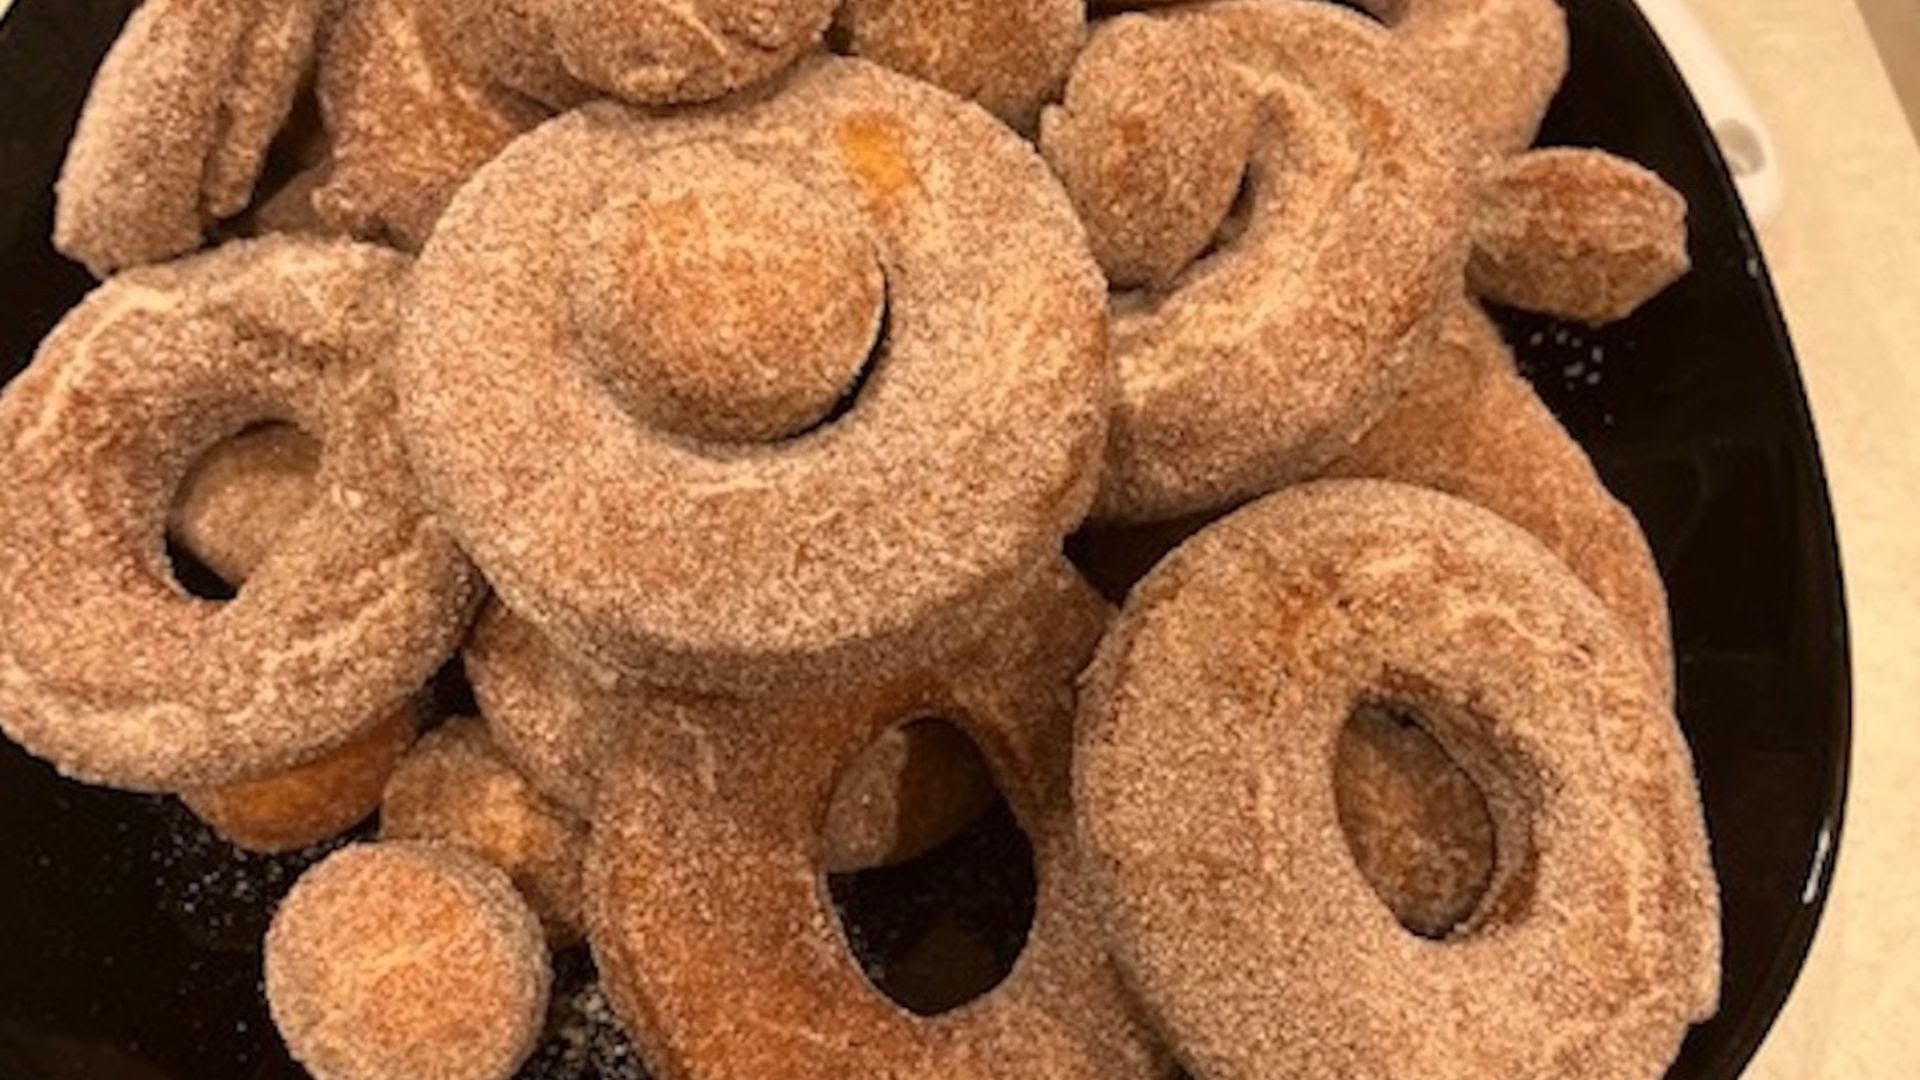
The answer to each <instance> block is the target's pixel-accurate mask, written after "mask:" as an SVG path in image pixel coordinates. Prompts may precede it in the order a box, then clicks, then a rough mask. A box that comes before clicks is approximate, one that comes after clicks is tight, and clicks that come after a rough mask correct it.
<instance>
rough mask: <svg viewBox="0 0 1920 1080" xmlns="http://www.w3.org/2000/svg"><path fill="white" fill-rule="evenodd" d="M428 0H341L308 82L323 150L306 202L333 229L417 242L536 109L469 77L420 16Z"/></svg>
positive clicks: (408, 244)
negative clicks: (325, 162) (328, 141)
mask: <svg viewBox="0 0 1920 1080" xmlns="http://www.w3.org/2000/svg"><path fill="white" fill-rule="evenodd" d="M432 2H433V0H346V4H345V7H344V9H343V10H342V11H341V13H340V15H339V17H338V18H337V19H336V20H335V21H334V24H333V27H332V29H331V30H330V31H329V32H328V34H327V36H326V39H325V41H324V42H323V43H322V45H321V49H320V62H319V70H318V75H317V77H316V90H317V93H318V95H319V99H320V110H321V114H322V116H323V117H324V120H325V123H326V127H327V130H328V131H329V132H330V133H331V135H332V138H333V160H332V164H331V165H330V166H329V167H328V169H327V172H326V175H325V177H324V179H322V180H321V182H320V183H319V186H318V187H317V188H316V189H315V190H314V192H313V195H312V199H313V207H314V211H315V213H316V214H318V215H319V217H320V219H321V220H322V221H324V222H326V223H327V225H328V226H330V227H331V228H334V229H337V230H339V231H341V232H344V233H347V234H349V235H352V236H357V237H360V238H362V239H367V240H381V241H386V242H389V243H392V244H394V245H396V246H398V247H401V248H404V249H406V250H409V251H418V250H419V249H420V245H422V244H424V243H425V242H426V239H427V235H428V234H429V233H431V232H432V231H433V224H434V222H435V221H436V220H437V219H438V218H439V217H440V212H441V211H442V210H444V209H445V208H446V205H447V200H449V199H451V198H452V197H453V193H454V190H455V189H457V188H458V187H459V186H460V185H461V184H462V183H464V182H466V179H467V177H469V176H471V175H473V171H474V170H475V169H477V168H479V167H480V166H481V165H483V164H485V163H486V162H487V161H488V160H490V159H491V158H493V156H494V155H496V154H498V153H499V152H500V151H501V150H502V149H503V148H505V147H506V145H507V144H508V143H509V142H511V141H513V138H514V137H515V136H516V135H519V134H520V133H521V132H523V131H526V130H527V129H529V128H531V127H533V126H534V125H535V124H537V123H539V122H540V121H541V120H542V119H544V118H545V113H543V112H542V111H541V110H540V109H538V108H536V107H535V106H533V105H532V104H531V103H529V102H526V101H523V100H520V99H518V98H516V97H514V96H513V95H511V94H508V93H504V92H502V91H499V90H496V89H493V88H491V87H489V86H487V85H485V84H482V83H479V82H476V81H474V80H472V79H470V78H469V77H468V76H466V75H465V73H463V72H462V71H461V70H460V69H459V68H457V67H456V66H455V65H454V63H453V62H452V60H451V59H449V58H448V56H447V54H446V51H445V50H444V49H443V48H442V47H441V45H440V43H439V41H438V39H436V38H434V37H433V36H432V35H430V34H429V33H427V32H426V31H425V29H423V27H422V26H421V21H422V20H421V8H422V5H426V4H430V3H432Z"/></svg>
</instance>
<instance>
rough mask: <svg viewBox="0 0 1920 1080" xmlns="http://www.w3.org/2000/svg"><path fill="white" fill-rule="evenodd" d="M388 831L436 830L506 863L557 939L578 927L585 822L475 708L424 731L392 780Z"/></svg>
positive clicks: (401, 834) (425, 833) (384, 803)
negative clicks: (524, 771) (548, 793)
mask: <svg viewBox="0 0 1920 1080" xmlns="http://www.w3.org/2000/svg"><path fill="white" fill-rule="evenodd" d="M380 837H381V839H383V840H433V841H438V842H441V843H446V844H452V845H453V846H455V847H458V848H463V849H465V850H467V851H471V852H473V853H474V854H475V855H478V856H480V857H481V858H483V859H485V860H487V861H488V862H489V863H492V864H493V865H495V866H497V867H499V868H500V869H501V870H504V871H506V874H507V876H508V877H510V878H512V879H513V884H514V886H515V887H517V888H518V889H519V890H520V893H521V895H522V896H524V897H526V900H527V904H528V905H529V906H530V907H532V908H533V911H534V913H535V914H536V915H538V916H540V923H541V925H542V926H544V927H546V930H547V936H548V938H549V939H550V940H553V941H556V942H566V941H572V940H575V939H577V938H579V936H580V862H581V859H582V858H583V857H584V855H585V848H586V838H587V829H586V825H585V824H584V823H583V822H581V821H580V820H579V819H578V818H576V817H574V816H573V815H571V814H569V813H567V812H566V811H565V810H562V809H561V808H560V807H558V806H556V805H555V804H553V803H552V802H550V801H548V800H547V799H546V798H545V797H543V796H542V795H541V794H540V793H539V792H537V791H535V790H534V789H533V785H531V784H529V783H528V782H527V779H526V778H525V777H523V776H521V775H520V774H519V773H517V772H515V771H514V770H513V766H511V765H509V764H507V762H506V760H505V759H504V758H503V757H501V755H500V752H499V750H498V749H496V748H495V747H494V746H493V744H492V743H491V742H490V741H489V740H488V738H487V732H486V728H485V727H483V726H482V725H481V723H480V721H479V720H477V719H475V718H473V717H463V718H460V719H456V720H453V721H451V722H450V723H448V724H447V725H445V726H444V727H441V728H439V729H438V730H436V731H433V732H430V733H428V734H427V735H425V736H423V737H422V738H421V740H420V742H419V743H418V744H417V745H415V746H414V748H413V751H412V752H411V753H409V754H408V755H407V757H406V760H404V761H402V762H401V763H400V767H399V768H398V769H397V770H395V771H394V774H393V779H391V780H389V781H388V782H387V790H386V796H385V798H383V799H382V800H381V802H380Z"/></svg>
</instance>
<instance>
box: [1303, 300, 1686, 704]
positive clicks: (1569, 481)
mask: <svg viewBox="0 0 1920 1080" xmlns="http://www.w3.org/2000/svg"><path fill="white" fill-rule="evenodd" d="M1326 475H1327V476H1330V477H1358V478H1374V479H1380V480H1394V481H1398V482H1400V483H1406V484H1418V485H1420V486H1421V487H1429V488H1433V489H1435V490H1438V491H1444V492H1446V493H1447V494H1449V495H1455V496H1458V497H1460V498H1462V499H1465V500H1467V501H1468V502H1471V503H1475V504H1477V505H1479V506H1482V507H1485V508H1486V509H1488V510H1492V511H1493V512H1494V513H1496V514H1499V515H1500V516H1501V517H1504V518H1506V519H1507V520H1508V521H1511V522H1513V523H1514V524H1516V525H1518V526H1520V527H1521V528H1523V529H1525V530H1527V531H1528V532H1530V533H1532V534H1533V536H1534V538H1535V539H1537V540H1539V541H1540V542H1541V543H1543V544H1545V545H1546V546H1547V547H1548V548H1549V549H1550V550H1551V551H1552V552H1553V553H1554V554H1555V555H1558V556H1559V557H1560V558H1561V560H1562V561H1564V562H1565V563H1566V564H1567V566H1568V568H1569V569H1571V570H1572V571H1573V572H1574V574H1575V576H1577V577H1578V578H1579V579H1580V580H1581V581H1582V582H1583V583H1585V585H1586V586H1587V588H1589V589H1592V590H1593V592H1594V594H1595V595H1596V596H1598V597H1599V598H1600V599H1601V601H1602V602H1604V603H1605V604H1606V605H1607V607H1608V608H1610V609H1611V610H1612V611H1613V613H1614V615H1615V616H1616V617H1617V618H1618V619H1620V621H1621V623H1622V624H1623V625H1624V627H1625V629H1626V630H1627V633H1628V634H1629V636H1631V637H1632V638H1633V640H1634V641H1635V643H1637V644H1638V645H1639V646H1640V651H1641V654H1642V655H1643V656H1644V657H1645V658H1646V661H1647V664H1648V666H1649V667H1650V668H1651V669H1652V670H1653V674H1654V681H1655V682H1656V683H1657V684H1658V686H1659V687H1660V689H1661V690H1662V691H1663V692H1664V693H1665V694H1666V695H1667V697H1668V698H1669V699H1671V697H1672V692H1673V675H1674V673H1673V638H1672V632H1671V629H1670V627H1669V625H1668V618H1667V591H1666V588H1665V586H1663V585H1662V584H1661V581H1660V570H1659V567H1658V566H1656V565H1655V564H1654V561H1653V550H1652V549H1651V548H1650V547H1648V546H1647V538H1646V535H1645V534H1644V533H1642V532H1641V531H1640V525H1639V522H1637V521H1635V520H1634V516H1633V511H1631V510H1629V509H1627V508H1626V507H1625V506H1624V505H1622V504H1621V503H1620V502H1619V501H1618V500H1617V499H1615V498H1614V497H1613V496H1612V495H1611V494H1610V493H1609V492H1608V491H1607V488H1606V485H1605V484H1603V483H1602V482H1601V480H1600V477H1599V475H1598V474H1597V473H1595V472H1594V468H1593V463H1592V462H1591V461H1589V460H1588V459H1587V455H1586V452H1585V451H1583V450H1581V449H1580V444H1579V443H1577V442H1575V441H1574V440H1573V436H1571V435H1569V434H1567V431H1566V429H1565V428H1563V427H1561V426H1560V422H1559V421H1558V420H1556V419H1554V417H1553V413H1552V412H1550V411H1548V409H1547V407H1546V405H1545V404H1543V403H1542V402H1541V401H1540V398H1539V396H1538V395H1536V394H1535V393H1534V392H1533V387H1532V386H1531V385H1530V384H1528V382H1527V380H1526V379H1525V378H1524V377H1522V376H1521V375H1520V373H1519V371H1517V370H1516V369H1515V367H1514V359H1513V352H1512V350H1510V349H1508V348H1507V345H1506V342H1504V341H1502V340H1501V338H1500V330H1499V328H1498V327H1496V326H1494V325H1493V323H1492V321H1491V320H1489V319H1488V318H1487V317H1486V315H1485V314H1484V313H1483V312H1481V311H1480V309H1479V308H1477V307H1475V306H1473V305H1472V304H1461V305H1460V306H1458V307H1456V308H1455V309H1454V310H1453V311H1452V312H1451V313H1450V314H1449V315H1448V317H1447V321H1446V323H1445V324H1444V325H1443V326H1442V327H1441V330H1440V337H1439V340H1438V341H1437V342H1436V343H1435V345H1434V350H1433V353H1432V355H1431V356H1429V357H1428V358H1427V359H1426V360H1425V361H1423V365H1422V367H1421V368H1420V371H1419V373H1418V374H1417V375H1415V376H1414V381H1413V385H1412V386H1410V387H1408V388H1407V392H1406V393H1405V395H1403V396H1402V397H1401V399H1400V401H1399V402H1397V403H1396V404H1395V405H1394V407H1393V408H1392V409H1390V410H1389V411H1388V412H1387V415H1386V416H1384V417H1382V418H1381V420H1380V422H1379V423H1378V424H1375V425H1374V427H1373V429H1372V430H1371V431H1369V432H1367V434H1366V435H1365V436H1364V437H1362V438H1361V440H1360V441H1359V443H1357V444H1355V446H1354V448H1353V449H1352V450H1351V451H1349V452H1348V453H1347V454H1346V456H1344V457H1342V458H1341V459H1340V460H1338V461H1336V462H1334V463H1333V465H1332V466H1330V467H1329V468H1328V469H1327V471H1326Z"/></svg>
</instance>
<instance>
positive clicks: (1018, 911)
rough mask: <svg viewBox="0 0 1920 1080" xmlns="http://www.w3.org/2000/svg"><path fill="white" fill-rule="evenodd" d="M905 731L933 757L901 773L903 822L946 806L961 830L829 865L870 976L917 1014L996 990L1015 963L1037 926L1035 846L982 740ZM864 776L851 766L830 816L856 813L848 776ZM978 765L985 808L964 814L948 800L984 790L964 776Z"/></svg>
mask: <svg viewBox="0 0 1920 1080" xmlns="http://www.w3.org/2000/svg"><path fill="white" fill-rule="evenodd" d="M906 727H907V728H908V729H910V730H913V731H916V732H918V734H917V736H916V741H918V743H919V745H921V747H922V748H923V749H922V751H921V754H922V761H923V764H921V765H918V766H914V765H912V764H909V767H908V768H906V769H904V770H902V771H901V772H900V773H899V774H898V775H900V777H901V779H902V781H903V782H902V784H901V785H900V786H899V788H898V790H897V791H896V792H895V794H894V795H893V796H892V797H893V798H894V799H895V800H897V806H898V807H899V808H900V810H901V815H900V821H901V825H902V828H903V830H904V828H905V826H906V822H907V820H908V819H909V816H910V815H912V814H914V813H921V814H924V813H925V812H926V809H927V808H928V807H929V806H935V805H945V806H946V807H947V808H948V809H947V810H946V811H945V812H944V814H945V817H946V820H948V821H953V822H954V823H955V824H956V825H957V826H958V831H957V832H951V833H950V835H949V836H947V837H946V838H945V839H944V841H943V842H940V843H938V844H937V845H936V846H933V847H931V849H930V850H927V851H925V852H924V853H922V854H919V855H916V856H914V857H913V858H909V859H906V860H905V861H901V862H895V863H892V864H891V865H885V866H876V867H872V868H869V869H865V870H859V871H855V872H851V873H832V872H829V873H827V874H826V880H827V890H828V892H829V894H830V895H831V896H832V898H833V903H834V909H835V911H836V913H837V914H838V915H839V917H840V927H841V931H842V933H843V934H844V935H845V937H846V940H847V945H848V947H849V949H851V951H852V952H853V955H854V959H855V960H856V961H857V962H858V963H859V965H860V969H861V971H862V972H864V973H865V974H866V977H867V981H868V982H869V983H870V984H871V985H872V986H873V987H874V989H875V990H877V991H879V992H880V993H881V994H883V995H885V996H886V997H887V998H889V999H890V1000H892V1001H893V1002H894V1003H895V1004H897V1005H899V1006H901V1007H902V1008H904V1009H906V1010H908V1011H909V1012H912V1013H914V1014H916V1015H919V1016H937V1015H939V1014H941V1013H944V1012H948V1011H951V1010H953V1009H957V1008H959V1007H960V1006H962V1005H965V1004H966V1003H968V1002H970V1001H973V1000H975V999H976V998H979V997H980V996H982V995H984V994H986V993H987V992H989V991H991V990H992V989H993V988H994V987H996V986H998V985H1000V983H1001V981H1002V980H1004V979H1005V978H1006V977H1007V975H1008V973H1010V972H1011V971H1012V970H1013V966H1014V964H1015V963H1016V962H1017V961H1018V960H1019V958H1020V953H1021V951H1022V950H1023V949H1024V948H1025V947H1026V942H1027V935H1028V933H1029V931H1030V930H1031V929H1032V927H1033V917H1034V901H1035V897H1036V895H1037V893H1036V890H1037V879H1036V876H1035V872H1034V863H1033V845H1032V844H1031V843H1030V842H1029V841H1028V839H1027V836H1026V834H1025V833H1024V832H1023V831H1022V830H1021V827H1020V824H1019V822H1018V821H1017V820H1016V818H1015V816H1014V814H1013V811H1012V809H1011V807H1010V806H1009V805H1008V803H1007V800H1006V797H1005V795H1004V794H1003V793H1002V792H1001V791H1000V790H999V787H998V785H997V783H995V781H994V780H993V777H992V773H991V772H990V770H989V769H988V768H987V765H986V761H985V759H984V758H983V757H982V756H981V754H980V751H979V748H978V747H977V746H976V745H974V743H973V740H972V739H971V737H969V736H968V735H967V734H966V733H965V732H964V731H962V730H961V729H960V728H959V727H958V726H957V725H954V724H952V723H951V722H950V721H947V720H944V719H939V718H923V719H918V720H914V721H911V722H910V723H909V724H908V725H906ZM890 737H891V736H890V735H889V734H883V735H882V736H881V737H880V738H879V739H877V740H876V741H875V743H874V744H872V745H870V746H868V747H867V748H865V749H863V750H862V752H861V754H860V755H859V756H857V757H856V758H855V759H854V760H855V762H856V763H858V762H861V761H863V760H866V759H870V757H871V755H873V754H874V753H875V747H877V746H884V745H885V744H886V740H887V739H889V738H890ZM963 744H964V745H963ZM935 748H938V749H935ZM956 749H958V750H960V751H962V752H961V753H958V754H954V753H953V751H954V750H956ZM934 762H940V763H943V764H942V765H939V766H934V765H933V764H932V763H934ZM855 773H856V769H855V767H854V766H849V768H848V769H846V770H843V772H842V780H841V782H840V784H839V785H838V786H837V787H836V790H835V793H834V800H833V802H834V805H833V807H831V808H830V809H829V811H828V814H829V818H831V817H832V816H833V815H835V814H836V813H838V814H845V813H847V812H848V811H849V810H850V809H851V806H850V805H848V804H847V800H849V799H851V798H853V797H854V796H855V794H856V793H855V792H854V791H851V790H849V789H848V785H847V782H846V778H847V777H848V776H849V775H854V774H855ZM968 773H974V774H976V775H977V776H978V777H979V778H980V780H981V781H982V782H984V785H985V787H984V792H983V793H982V794H983V795H984V799H983V800H982V801H983V802H984V804H985V805H984V809H976V810H974V811H973V812H972V814H971V815H970V816H963V815H956V814H955V813H954V804H952V803H951V802H948V801H947V800H950V799H952V798H953V797H954V795H955V794H956V793H958V792H972V791H975V790H976V789H975V788H974V787H973V783H974V782H973V781H970V780H963V779H957V778H960V777H963V776H965V775H967V774H968ZM975 797H978V796H976V795H968V796H967V798H969V799H971V798H975ZM914 807H919V808H920V809H919V810H918V811H916V810H914V809H912V808H914ZM956 817H957V821H956V820H955V819H956ZM961 823H964V824H961Z"/></svg>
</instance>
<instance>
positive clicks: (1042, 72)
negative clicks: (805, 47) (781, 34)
mask: <svg viewBox="0 0 1920 1080" xmlns="http://www.w3.org/2000/svg"><path fill="white" fill-rule="evenodd" d="M838 25H839V26H840V28H841V29H842V30H843V31H844V32H845V34H846V36H847V39H848V41H849V43H850V45H851V47H852V51H853V52H854V53H855V54H856V55H858V56H860V57H862V58H863V59H867V60H872V61H873V62H875V63H878V64H884V65H886V66H887V67H890V68H892V69H893V70H895V71H898V72H901V73H903V74H906V75H911V76H913V77H914V78H916V79H920V80H922V81H923V82H930V83H932V84H934V85H935V86H938V87H940V88H942V89H944V90H946V91H948V92H949V93H953V94H958V95H960V96H961V97H964V98H968V99H970V100H973V101H977V102H979V103H980V105H981V106H982V107H984V108H985V109H986V110H987V111H988V112H990V113H993V114H994V115H995V116H998V117H999V118H1000V119H1002V120H1004V121H1006V122H1007V123H1008V124H1009V125H1011V126H1013V127H1014V128H1017V129H1019V130H1021V131H1031V130H1032V129H1033V125H1034V123H1035V121H1037V120H1038V119H1039V117H1040V107H1041V106H1042V105H1045V104H1046V103H1047V102H1049V101H1052V100H1053V99H1054V97H1055V96H1056V95H1057V94H1058V93H1059V92H1060V87H1061V85H1062V84H1063V83H1065V82H1066V79H1067V70H1068V68H1070V67H1071V66H1072V65H1073V58H1074V56H1075V55H1076V54H1077V53H1079V51H1080V46H1081V43H1082V40H1083V39H1084V37H1085V36H1086V29H1087V13H1086V5H1085V4H1084V3H1083V2H1082V0H1022V2H1021V3H1013V4H1009V3H1006V2H1005V0H845V2H844V3H842V4H841V5H840V14H839V23H838Z"/></svg>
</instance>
